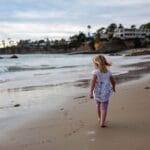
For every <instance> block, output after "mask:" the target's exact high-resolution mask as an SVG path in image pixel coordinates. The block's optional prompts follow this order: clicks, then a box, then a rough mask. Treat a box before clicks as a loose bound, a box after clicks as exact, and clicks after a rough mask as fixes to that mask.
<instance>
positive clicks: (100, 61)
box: [93, 55, 111, 73]
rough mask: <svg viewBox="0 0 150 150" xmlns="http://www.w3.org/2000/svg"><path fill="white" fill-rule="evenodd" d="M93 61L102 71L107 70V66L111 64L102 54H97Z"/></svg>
mask: <svg viewBox="0 0 150 150" xmlns="http://www.w3.org/2000/svg"><path fill="white" fill-rule="evenodd" d="M93 63H94V65H96V66H97V67H98V68H99V70H100V71H101V72H103V73H105V72H107V66H111V63H109V62H108V61H107V60H106V58H105V57H104V56H102V55H97V56H95V57H94V58H93Z"/></svg>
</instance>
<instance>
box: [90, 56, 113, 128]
mask: <svg viewBox="0 0 150 150" xmlns="http://www.w3.org/2000/svg"><path fill="white" fill-rule="evenodd" d="M93 64H94V66H95V69H94V70H93V72H92V74H93V77H92V80H91V89H90V97H91V98H93V97H94V100H95V101H96V103H97V113H98V118H99V121H100V126H101V127H106V126H105V120H106V115H107V108H108V103H109V98H110V96H111V92H112V90H113V91H114V92H115V81H114V78H113V76H112V74H111V72H110V71H109V70H108V69H107V66H111V64H110V63H108V62H107V60H106V59H105V57H104V56H102V55H98V56H95V57H94V58H93Z"/></svg>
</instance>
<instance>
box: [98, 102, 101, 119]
mask: <svg viewBox="0 0 150 150" xmlns="http://www.w3.org/2000/svg"><path fill="white" fill-rule="evenodd" d="M100 106H101V103H100V102H97V114H98V119H99V120H100V118H101V108H100Z"/></svg>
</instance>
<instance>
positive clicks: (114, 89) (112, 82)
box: [110, 76, 116, 92]
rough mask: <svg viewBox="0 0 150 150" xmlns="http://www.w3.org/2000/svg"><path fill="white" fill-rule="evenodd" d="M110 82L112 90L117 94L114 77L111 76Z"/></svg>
mask: <svg viewBox="0 0 150 150" xmlns="http://www.w3.org/2000/svg"><path fill="white" fill-rule="evenodd" d="M110 82H111V85H112V89H113V91H114V92H115V91H116V82H115V80H114V77H113V76H110Z"/></svg>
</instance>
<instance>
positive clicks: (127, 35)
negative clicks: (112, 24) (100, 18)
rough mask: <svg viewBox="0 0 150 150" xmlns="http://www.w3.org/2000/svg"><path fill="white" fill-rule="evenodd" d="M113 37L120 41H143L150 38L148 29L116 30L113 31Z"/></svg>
mask: <svg viewBox="0 0 150 150" xmlns="http://www.w3.org/2000/svg"><path fill="white" fill-rule="evenodd" d="M113 37H116V38H120V39H123V40H125V39H134V38H139V39H145V38H147V37H150V29H128V28H117V29H115V31H114V34H113Z"/></svg>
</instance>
